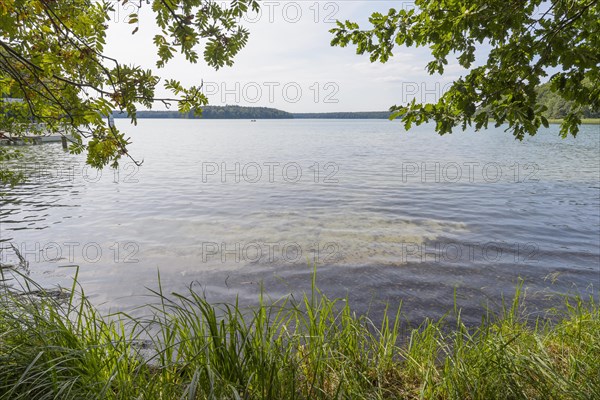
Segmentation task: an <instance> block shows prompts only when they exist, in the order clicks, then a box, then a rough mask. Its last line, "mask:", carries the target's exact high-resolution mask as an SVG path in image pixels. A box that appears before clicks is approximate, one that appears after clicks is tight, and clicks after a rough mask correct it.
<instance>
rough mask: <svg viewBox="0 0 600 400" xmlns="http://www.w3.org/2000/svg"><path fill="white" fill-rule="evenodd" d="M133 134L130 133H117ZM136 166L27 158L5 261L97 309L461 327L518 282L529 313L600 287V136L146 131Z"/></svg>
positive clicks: (147, 125)
mask: <svg viewBox="0 0 600 400" xmlns="http://www.w3.org/2000/svg"><path fill="white" fill-rule="evenodd" d="M123 125H124V124H123ZM122 129H124V130H125V131H126V132H127V133H128V134H129V135H130V136H131V137H132V140H133V143H134V144H133V145H132V146H131V149H130V153H131V154H132V155H133V156H134V157H135V158H137V159H139V160H142V159H143V160H144V163H143V165H142V166H141V167H137V166H135V165H134V164H133V163H131V162H128V161H126V160H125V161H123V163H122V164H121V166H120V167H119V169H118V170H116V171H114V170H111V169H105V170H102V171H95V170H93V169H91V168H89V167H86V166H85V163H84V161H85V159H84V157H83V156H76V155H69V154H65V153H64V152H63V150H62V148H61V147H60V144H58V145H52V144H49V145H43V146H31V147H24V148H22V150H23V152H24V153H25V157H24V159H23V160H20V161H19V163H18V165H16V167H17V168H20V169H21V170H22V171H23V172H25V174H26V175H28V176H29V180H28V182H27V183H25V184H22V185H19V186H17V187H15V188H4V189H3V191H4V192H5V195H4V196H3V197H1V198H0V241H1V242H2V243H1V245H2V247H3V248H4V250H3V251H2V253H1V254H0V256H1V257H2V259H1V261H2V262H4V263H11V262H15V259H16V258H15V257H16V255H15V254H14V251H12V248H11V247H10V244H13V245H14V246H15V247H16V248H17V249H19V251H20V252H21V253H22V254H23V255H24V256H25V257H26V258H27V260H28V261H29V265H30V271H31V277H32V278H33V279H34V280H37V281H39V282H41V283H42V284H44V285H47V286H53V285H62V286H70V280H71V279H72V277H73V275H74V268H73V267H71V266H72V265H79V279H80V283H81V285H82V288H83V289H84V290H85V293H86V294H87V295H88V296H89V297H90V299H91V300H92V302H94V303H95V304H96V305H98V307H100V309H102V310H104V311H107V312H108V311H118V310H128V311H129V310H132V309H134V308H135V307H137V306H140V305H142V304H145V303H146V302H148V297H147V295H148V290H147V288H156V286H157V281H158V271H160V277H161V283H162V285H163V290H164V291H165V292H167V293H168V292H179V293H185V291H186V290H187V288H188V287H190V286H192V287H193V288H194V289H196V290H201V291H204V292H205V293H206V295H207V297H208V298H209V299H211V300H213V301H234V300H235V299H236V297H237V298H239V299H240V302H241V303H242V304H253V303H255V302H256V301H257V299H258V294H259V293H260V291H261V288H262V290H264V292H265V294H266V295H268V296H270V297H271V298H274V299H275V298H280V297H283V296H287V295H290V294H292V295H294V296H295V297H299V296H302V294H303V293H305V292H310V283H311V275H312V273H313V264H315V263H316V270H317V282H318V285H319V287H320V289H321V290H322V291H323V292H324V293H326V294H327V295H329V296H334V297H338V296H339V297H344V298H347V299H348V301H349V302H350V304H351V305H352V307H353V309H355V310H356V311H357V312H359V313H363V312H370V313H372V314H374V315H375V316H376V315H380V314H381V312H382V310H383V309H384V307H385V304H387V303H389V304H390V306H391V308H393V309H395V308H396V306H397V305H398V304H399V302H400V301H402V302H403V312H404V313H405V314H406V316H407V318H409V319H411V320H414V321H419V320H422V319H423V318H425V317H432V318H436V317H439V316H442V315H444V314H445V313H446V312H448V311H450V310H452V309H453V306H454V301H455V294H456V302H457V303H458V305H459V306H460V307H461V308H462V315H463V317H464V318H466V319H467V321H470V322H477V321H479V320H480V319H481V315H482V314H483V313H485V310H486V308H491V309H498V308H499V306H500V304H501V302H502V297H503V296H504V297H506V298H507V299H510V298H511V297H512V295H513V294H514V292H515V287H516V286H517V285H518V283H519V280H520V279H522V280H523V282H524V284H523V288H524V293H525V295H526V298H527V299H528V300H529V301H528V304H530V306H531V308H530V309H529V310H530V312H531V313H532V314H534V315H537V314H539V315H543V312H544V310H546V309H548V308H550V307H553V306H555V305H557V304H560V303H561V296H562V295H565V294H580V295H594V296H596V297H597V296H598V287H600V183H599V181H600V126H598V125H587V126H582V129H581V132H580V134H579V135H578V137H577V138H576V139H573V138H569V139H561V138H560V137H559V133H558V126H556V125H553V126H551V127H550V128H549V129H545V130H542V131H540V132H539V133H538V135H536V136H535V137H531V138H526V139H525V140H524V141H523V142H519V141H516V140H514V139H513V138H512V136H511V135H510V134H509V133H506V132H504V129H503V128H497V129H489V130H487V131H485V132H479V133H474V132H469V131H467V132H461V133H455V134H452V135H447V136H443V137H440V136H438V135H436V134H435V133H434V132H433V130H432V129H431V127H428V126H422V127H418V128H416V129H414V130H412V131H411V132H405V131H404V130H403V128H402V125H401V124H399V123H393V122H389V121H380V120H358V121H357V120H349V121H344V120H281V121H277V120H269V121H258V122H256V123H250V122H249V121H208V120H207V121H202V120H190V121H188V120H141V121H140V122H139V125H138V126H137V127H129V126H123V127H122Z"/></svg>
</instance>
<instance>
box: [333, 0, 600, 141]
mask: <svg viewBox="0 0 600 400" xmlns="http://www.w3.org/2000/svg"><path fill="white" fill-rule="evenodd" d="M414 5H415V6H416V8H414V9H409V10H406V9H402V10H396V9H393V8H392V9H390V10H389V11H388V13H387V14H381V13H373V14H372V15H371V17H370V18H369V22H370V24H371V26H370V27H369V28H368V29H361V28H360V27H359V25H358V24H357V23H355V22H351V21H345V22H340V21H338V22H337V27H336V28H334V29H332V30H331V32H332V33H333V34H334V38H333V40H332V45H337V46H341V47H345V46H347V45H348V44H349V43H352V44H355V45H356V46H357V48H356V51H357V53H358V54H364V53H367V54H369V56H370V59H371V62H375V61H380V62H386V61H388V60H389V59H390V57H392V56H393V50H394V48H395V47H397V46H408V47H411V46H416V47H419V46H427V47H429V49H430V50H431V55H432V56H433V60H431V61H430V62H429V63H428V64H427V71H428V72H429V73H430V74H434V73H439V74H442V73H443V72H444V67H445V66H446V65H448V59H449V58H450V57H456V59H457V61H458V64H459V65H460V66H462V67H464V68H465V69H467V70H468V73H467V74H466V76H464V77H461V78H459V79H457V80H455V81H454V82H453V84H452V85H451V87H450V89H449V90H448V91H447V92H446V93H444V94H443V95H442V96H440V98H439V100H438V101H437V103H430V104H419V103H417V102H416V101H415V100H413V101H412V102H411V103H409V104H406V105H395V106H393V107H392V108H391V111H392V118H395V117H400V118H401V120H402V121H403V122H404V123H405V126H406V128H407V129H408V128H410V126H411V125H412V124H413V123H416V124H417V125H419V124H421V123H424V122H428V121H430V120H432V121H434V122H435V123H436V131H437V132H438V133H439V134H441V135H443V134H446V133H451V132H452V129H453V128H455V127H457V126H462V128H463V129H465V128H466V127H467V126H471V125H472V124H474V125H475V129H476V130H479V129H481V128H484V127H487V126H488V123H489V122H490V121H495V124H496V126H499V125H501V124H503V123H508V126H509V128H508V129H509V130H511V131H512V133H513V135H514V136H515V137H516V138H518V139H520V140H521V139H523V137H525V135H534V134H535V133H536V132H537V130H538V129H539V128H540V126H541V125H544V126H548V121H547V119H546V117H545V116H544V113H545V111H546V107H545V106H543V105H540V104H539V102H538V94H537V92H536V87H537V86H538V85H539V84H540V83H541V79H542V78H544V77H547V76H548V75H550V74H551V76H550V79H549V82H550V89H551V91H552V92H553V93H556V94H557V95H558V96H559V97H560V98H562V99H563V100H564V101H566V102H568V103H569V104H570V105H571V107H570V110H569V112H567V113H566V115H565V117H564V121H563V122H562V125H561V135H562V136H563V137H566V136H568V135H573V136H575V135H576V134H577V132H578V127H579V125H580V123H581V117H582V114H583V112H584V110H590V112H597V111H600V51H599V50H598V49H600V1H598V0H572V1H562V0H553V1H541V0H529V1H527V0H517V1H506V0H485V1H484V0H474V1H464V0H462V1H461V0H415V3H414ZM482 48H487V49H489V51H487V55H486V56H487V59H485V57H480V53H481V51H480V49H482ZM480 58H484V60H480ZM585 83H588V84H585Z"/></svg>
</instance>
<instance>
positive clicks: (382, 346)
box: [0, 276, 600, 400]
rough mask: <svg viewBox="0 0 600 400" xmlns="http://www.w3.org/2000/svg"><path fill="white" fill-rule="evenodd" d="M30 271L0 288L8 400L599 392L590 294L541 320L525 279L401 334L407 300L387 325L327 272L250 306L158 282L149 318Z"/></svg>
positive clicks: (570, 395)
mask: <svg viewBox="0 0 600 400" xmlns="http://www.w3.org/2000/svg"><path fill="white" fill-rule="evenodd" d="M20 278H21V281H24V282H25V284H24V287H23V288H22V289H21V290H20V291H14V290H9V289H8V288H7V287H3V288H0V292H1V293H0V398H1V399H11V400H12V399H338V398H352V399H355V398H356V399H363V398H364V399H387V398H389V399H412V398H428V399H429V398H431V399H525V398H536V399H538V398H541V399H545V398H547V399H561V398H564V399H578V398H579V399H591V398H600V310H599V308H598V305H597V303H595V302H594V300H593V299H592V298H591V299H589V300H586V301H583V300H581V299H572V298H565V306H566V307H565V308H564V311H561V312H562V315H560V318H559V319H558V322H555V323H552V324H551V323H549V322H544V321H542V320H538V321H530V320H526V319H525V318H523V317H522V313H521V311H520V307H521V305H522V302H523V300H522V299H521V297H520V295H521V288H520V287H519V288H518V289H517V292H516V294H515V297H514V300H513V301H512V302H511V303H510V304H507V305H506V306H505V307H504V310H503V311H502V312H501V313H500V314H498V315H495V316H488V317H486V318H485V319H484V320H483V321H482V324H481V326H479V327H478V328H476V329H474V328H468V327H466V326H465V325H464V324H463V323H462V322H461V318H460V310H458V309H457V310H455V311H453V314H455V315H454V316H453V317H456V318H453V321H455V322H453V323H452V327H451V328H452V329H448V326H447V325H448V324H449V322H446V321H445V320H443V319H442V320H440V321H425V322H423V324H422V325H421V326H420V327H419V328H418V329H414V330H411V331H409V336H408V337H404V338H402V337H401V332H403V327H402V319H401V313H400V312H399V310H395V309H394V310H390V311H389V312H386V313H385V315H384V316H383V318H379V319H380V320H382V321H383V322H382V323H381V324H377V325H376V324H374V323H373V322H372V321H371V320H370V319H369V318H368V316H365V315H356V314H355V313H353V312H352V310H351V309H350V307H349V306H348V304H347V302H345V301H344V300H343V299H329V298H327V297H326V296H324V295H323V294H322V292H320V291H319V289H318V287H317V285H316V281H315V280H314V279H315V277H313V290H312V292H311V293H308V294H306V295H305V296H304V297H303V298H301V299H297V300H295V299H292V298H287V299H282V300H280V301H275V302H267V301H265V300H264V299H263V298H262V297H261V299H260V304H259V305H258V306H256V307H251V308H249V307H243V306H241V305H240V304H238V303H235V304H210V303H208V302H207V301H206V300H205V298H204V297H203V296H201V295H199V294H197V293H195V292H194V291H192V290H190V292H189V293H186V294H185V295H179V294H169V295H167V294H165V293H163V292H162V289H160V285H159V289H158V290H157V291H155V292H154V297H155V300H156V301H155V302H154V304H153V305H151V309H152V313H151V314H152V315H151V316H150V317H148V318H146V319H139V318H133V317H130V316H127V315H125V314H120V315H116V316H115V315H113V316H102V315H100V314H99V313H98V312H97V311H96V309H95V308H94V307H93V306H92V305H91V304H90V302H89V301H88V300H87V299H86V297H85V294H84V293H83V291H82V290H81V288H79V287H78V286H77V277H76V278H75V281H74V284H73V287H72V290H71V292H70V295H69V296H68V298H66V299H61V298H59V297H57V296H50V295H49V293H47V292H45V291H44V290H43V289H42V288H41V287H39V286H38V285H37V284H35V282H33V281H31V280H29V279H27V277H25V276H21V277H20ZM24 292H25V293H36V294H35V295H33V294H23V293H24ZM557 312H558V311H557ZM148 341H149V342H148Z"/></svg>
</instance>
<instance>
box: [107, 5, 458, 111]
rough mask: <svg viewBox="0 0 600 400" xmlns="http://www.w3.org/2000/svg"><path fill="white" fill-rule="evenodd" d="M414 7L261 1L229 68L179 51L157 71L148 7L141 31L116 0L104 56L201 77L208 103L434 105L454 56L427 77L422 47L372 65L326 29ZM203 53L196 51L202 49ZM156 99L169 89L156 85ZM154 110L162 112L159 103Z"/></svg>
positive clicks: (190, 79)
mask: <svg viewBox="0 0 600 400" xmlns="http://www.w3.org/2000/svg"><path fill="white" fill-rule="evenodd" d="M390 7H395V8H396V9H400V8H407V9H408V8H411V7H413V4H412V2H402V1H372V0H370V1H359V0H356V1H354V0H350V1H349V0H342V1H316V0H307V1H279V0H278V1H263V2H262V9H261V12H260V13H259V14H257V13H250V14H249V15H248V16H247V17H245V18H244V19H243V25H244V26H245V27H247V28H248V30H249V31H250V40H249V43H248V44H247V45H246V47H245V48H244V49H243V50H242V51H241V52H240V53H239V54H238V56H237V57H236V59H235V64H234V65H233V66H232V67H224V68H222V69H220V70H218V71H215V70H214V69H213V68H211V67H209V66H207V65H206V64H205V63H204V62H203V60H202V57H200V61H199V62H198V63H197V64H190V63H189V62H187V61H186V60H185V59H184V58H183V56H177V57H176V58H175V59H173V60H171V61H170V62H169V63H168V64H167V66H166V67H165V68H163V69H160V70H159V69H157V68H156V66H155V63H156V59H157V57H156V49H155V47H154V45H153V43H152V37H153V36H154V35H155V34H157V33H159V30H158V28H157V27H156V24H155V22H154V20H153V14H152V12H151V10H150V7H149V6H147V5H145V4H144V5H143V7H142V9H141V11H140V12H139V16H140V22H139V30H138V32H137V33H136V34H135V35H132V34H131V32H132V31H133V29H134V27H135V25H130V24H128V23H127V16H128V15H129V14H131V13H133V12H136V10H134V8H133V6H132V5H122V4H121V3H120V2H116V3H115V5H114V8H115V12H114V14H113V15H112V16H111V22H110V25H109V30H108V38H107V46H106V48H105V50H106V51H105V54H107V55H109V56H111V57H115V58H117V59H118V60H120V61H121V62H122V63H125V64H137V65H141V66H143V67H146V68H151V69H153V71H154V73H155V74H157V75H159V76H161V77H162V78H165V79H177V80H180V81H181V83H182V84H184V85H189V86H191V85H199V84H200V83H201V82H204V92H205V94H206V95H207V96H208V98H209V103H210V104H211V105H226V104H229V105H233V104H235V105H241V106H262V107H273V108H278V109H281V110H284V111H288V112H336V111H384V110H387V109H388V108H389V107H390V106H392V105H394V104H401V103H405V102H407V101H410V100H412V98H413V97H415V98H416V99H417V101H421V102H433V101H436V100H437V98H438V97H439V96H440V95H441V94H442V93H443V91H444V90H445V88H447V87H448V84H449V83H450V82H452V81H453V80H454V79H456V78H458V77H459V76H461V75H464V74H465V71H464V70H463V69H462V68H461V67H460V66H459V65H458V64H457V63H456V62H455V61H454V60H449V65H448V66H447V68H446V72H445V73H444V75H443V76H439V75H434V76H430V75H429V74H428V73H427V71H426V70H425V65H426V64H427V62H429V61H430V60H431V55H430V54H429V52H428V50H427V49H426V48H419V49H415V48H397V49H396V50H395V52H394V57H393V58H392V59H391V60H390V61H388V62H387V63H386V64H380V63H371V62H370V61H369V58H368V56H367V55H357V54H356V50H355V47H354V46H352V45H350V46H348V47H346V48H341V47H331V45H330V42H331V39H332V37H333V35H332V34H331V33H329V32H328V31H329V29H331V28H333V27H334V26H335V20H336V19H339V20H347V19H349V20H352V21H356V22H359V23H360V22H362V23H363V26H367V24H366V21H367V18H368V16H369V15H370V14H371V13H372V12H373V11H382V12H387V10H388V9H389V8H390ZM199 50H200V52H201V49H199ZM157 94H158V95H159V96H165V95H167V94H168V92H166V91H163V90H158V91H157ZM156 109H164V107H162V106H161V105H160V104H157V107H156Z"/></svg>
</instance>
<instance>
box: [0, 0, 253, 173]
mask: <svg viewBox="0 0 600 400" xmlns="http://www.w3.org/2000/svg"><path fill="white" fill-rule="evenodd" d="M121 3H122V5H133V6H135V7H137V8H138V9H139V8H141V7H148V8H151V10H152V12H153V14H154V17H155V20H156V23H157V25H158V26H159V28H160V29H161V34H160V35H157V36H156V37H155V38H154V45H155V47H156V51H157V54H158V62H157V67H158V68H161V67H163V66H165V64H166V63H167V62H168V61H169V60H170V59H172V58H173V57H174V55H175V54H177V53H180V54H182V55H183V56H184V57H185V58H186V60H188V61H189V62H191V63H195V62H197V61H198V58H199V56H198V51H202V52H203V56H204V59H205V60H206V62H207V63H208V65H209V66H212V67H214V68H217V69H218V68H221V67H223V66H225V65H232V63H233V59H234V57H235V56H236V55H237V54H238V53H239V51H240V50H241V49H242V48H243V47H244V45H245V44H246V43H247V41H248V31H247V30H246V29H244V28H243V27H242V26H241V25H240V24H239V21H240V17H241V16H242V15H243V14H244V13H245V12H246V11H248V10H254V11H256V10H257V9H258V3H257V1H255V0H233V1H231V3H230V4H226V3H225V2H222V3H215V2H213V1H209V0H153V1H151V3H150V4H148V3H147V2H145V1H139V0H132V1H130V0H123V1H121ZM113 6H114V2H113V1H96V0H65V1H62V0H61V1H55V0H2V1H0V133H1V134H11V135H16V136H19V135H23V134H25V133H35V132H34V131H33V128H32V125H31V123H32V122H35V123H37V124H42V126H43V132H54V133H61V134H64V135H69V136H71V137H73V141H74V143H72V145H71V149H72V150H73V151H75V152H82V151H87V160H88V163H90V164H91V165H93V166H96V167H103V166H105V165H109V164H110V165H116V163H117V162H118V161H119V159H120V158H121V157H123V156H125V155H127V156H128V152H127V145H128V144H129V139H128V138H126V137H124V136H123V134H122V133H121V132H119V131H118V130H117V129H116V128H115V127H114V125H112V124H109V123H108V119H109V116H111V115H112V112H113V110H118V111H120V112H123V113H125V114H126V115H128V116H129V117H130V119H131V121H132V122H133V123H135V122H136V111H137V109H138V107H140V106H143V107H144V108H152V106H153V104H154V103H156V102H161V103H162V104H165V105H171V104H172V103H176V104H177V108H178V109H180V110H182V111H183V112H187V111H190V110H192V109H200V108H201V107H202V106H203V105H205V104H206V103H207V99H206V97H205V96H204V95H203V94H202V93H201V91H200V89H199V87H192V88H184V87H182V86H181V85H178V86H170V85H169V84H168V81H165V82H166V85H165V82H163V83H162V84H163V85H165V86H166V87H167V88H170V89H171V92H172V93H173V95H174V97H172V98H156V97H155V90H156V88H157V86H158V85H160V84H161V77H159V76H158V75H157V74H156V73H155V72H153V71H152V70H148V69H143V68H142V67H140V66H138V65H123V64H121V63H119V62H118V60H115V59H114V58H111V57H110V56H109V55H107V54H105V53H104V45H105V42H106V31H107V29H108V21H109V16H110V14H111V10H112V7H113ZM137 21H138V17H137V13H135V14H133V15H130V17H129V20H128V22H129V23H131V24H132V33H135V32H136V31H137V27H136V26H135V25H136V24H137ZM201 41H202V42H203V43H206V44H205V45H202V44H201ZM199 83H200V82H199ZM9 98H13V99H14V98H16V99H22V102H14V101H9V100H8V99H9ZM40 132H42V130H40ZM38 133H39V132H38ZM11 154H12V151H11V150H10V149H2V150H1V151H0V161H1V160H3V159H7V158H8V157H10V156H11ZM134 161H135V160H134ZM7 174H8V173H7ZM5 175H6V174H2V175H0V178H2V177H4V176H5ZM9 175H10V174H9ZM6 176H8V175H6ZM2 181H3V182H5V181H9V179H2ZM11 182H13V181H11Z"/></svg>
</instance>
